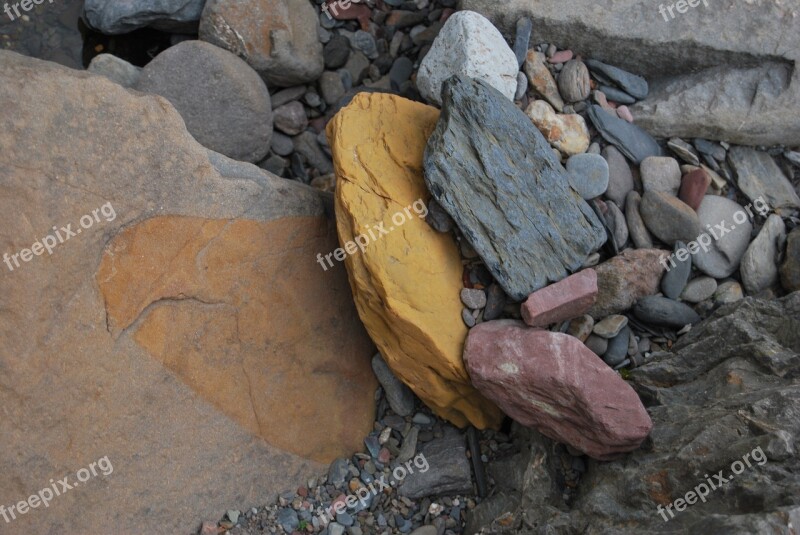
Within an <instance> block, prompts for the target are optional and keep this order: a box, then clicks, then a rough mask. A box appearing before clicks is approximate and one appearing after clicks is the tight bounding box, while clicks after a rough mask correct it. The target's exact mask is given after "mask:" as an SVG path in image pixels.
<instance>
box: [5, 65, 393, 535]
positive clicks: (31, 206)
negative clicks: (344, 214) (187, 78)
mask: <svg viewBox="0 0 800 535" xmlns="http://www.w3.org/2000/svg"><path fill="white" fill-rule="evenodd" d="M0 101H2V102H4V103H6V104H5V111H6V112H7V113H8V115H4V116H3V119H2V121H3V128H0V146H2V147H4V149H3V151H2V152H0V168H2V169H3V170H4V171H3V180H2V185H0V206H2V210H0V214H2V216H0V217H2V220H3V227H2V228H3V230H0V241H2V243H3V244H4V249H6V250H8V251H10V252H14V251H19V250H21V249H23V248H25V247H30V246H31V243H33V242H34V241H35V240H37V239H39V238H41V237H42V236H44V235H46V234H48V233H52V232H53V231H51V229H52V227H53V226H54V225H56V224H58V225H61V226H67V225H71V232H76V231H77V230H78V229H79V228H80V230H81V233H80V234H76V235H75V236H73V237H71V238H70V239H69V240H65V241H64V243H61V244H58V245H57V246H56V248H54V249H53V254H52V255H49V254H47V253H46V252H45V254H44V255H42V256H34V257H33V258H32V260H31V261H30V262H29V263H23V264H21V266H19V267H15V268H14V270H13V271H9V270H8V269H7V267H6V266H5V265H4V264H0V266H2V269H3V270H5V271H6V272H5V273H4V274H3V275H2V277H0V292H2V295H3V310H2V312H0V316H2V322H0V324H2V340H3V345H4V350H3V352H2V354H0V369H2V370H3V372H2V378H0V382H2V385H3V386H2V387H0V406H2V407H3V419H4V420H3V432H4V435H3V448H2V450H0V465H2V466H3V467H4V468H3V470H4V477H2V478H0V495H2V496H9V497H10V496H19V497H20V499H22V498H21V497H22V492H23V490H24V493H25V495H28V494H30V493H31V492H33V491H32V490H31V489H37V488H41V487H42V486H46V483H45V482H47V481H48V480H49V479H50V478H53V477H56V476H58V477H62V475H67V474H70V473H72V474H74V473H75V471H76V470H77V469H79V468H80V467H82V466H88V465H89V463H90V462H92V461H93V460H96V459H97V458H98V457H101V456H107V457H108V459H109V460H110V462H111V464H112V465H113V467H114V468H115V470H114V472H113V475H109V476H108V478H107V479H106V478H102V477H98V478H93V479H92V480H91V482H88V483H87V484H86V485H85V486H84V485H82V486H81V487H80V488H79V490H76V491H73V493H74V495H75V497H76V498H78V500H79V501H80V502H81V503H86V504H89V503H96V504H103V505H102V507H97V508H95V507H77V508H76V507H63V503H64V502H63V501H62V505H58V506H57V505H56V504H55V503H54V504H52V506H51V507H50V508H49V509H48V510H47V511H46V512H45V511H41V510H40V511H39V513H38V514H28V515H25V516H24V517H18V518H17V520H15V521H14V522H15V524H14V525H15V526H16V528H17V529H21V530H22V531H25V532H28V533H56V532H57V533H143V532H148V533H190V532H194V531H196V529H197V527H198V526H197V519H198V518H211V517H213V518H218V517H219V515H220V512H221V511H224V510H225V509H226V508H228V507H230V506H231V505H232V504H235V503H253V504H255V503H260V502H262V501H263V500H264V497H265V496H267V495H273V496H274V495H275V494H277V493H278V492H281V491H282V490H284V489H286V488H291V487H292V486H293V485H297V484H298V480H299V481H303V480H304V479H305V478H307V477H310V476H312V475H316V474H318V473H320V472H321V470H323V469H324V467H325V465H326V464H327V463H328V462H329V461H330V460H331V459H332V458H334V457H338V456H348V457H349V456H350V455H352V453H353V452H354V451H360V450H361V448H362V445H361V439H362V437H363V436H364V434H366V433H368V432H369V431H370V430H371V429H372V424H373V421H374V401H373V394H374V391H375V388H376V386H377V383H376V381H375V378H374V376H373V374H372V371H371V369H370V365H369V359H370V357H371V356H372V355H373V354H374V347H373V345H372V343H371V342H370V340H369V338H368V337H367V334H366V332H365V331H364V329H363V326H362V325H361V324H360V322H359V321H358V318H357V316H356V314H355V307H354V306H353V304H352V297H351V293H350V290H349V288H348V285H347V280H346V274H345V272H344V270H343V269H342V268H341V267H337V268H335V269H329V270H328V271H327V272H325V271H323V270H322V269H320V267H319V266H318V265H316V264H315V262H314V256H315V255H316V254H317V253H318V252H320V251H326V250H331V249H332V248H335V247H336V234H335V228H334V226H333V224H332V223H330V222H328V220H327V219H326V218H325V216H324V213H325V211H324V210H325V208H324V204H323V202H322V200H321V198H320V196H319V194H318V193H316V192H315V191H314V190H312V189H311V188H308V187H306V186H303V185H300V184H298V183H296V182H292V181H287V180H282V179H279V178H277V177H275V176H273V175H270V174H268V173H266V172H263V171H261V170H260V169H258V168H257V167H255V166H253V165H250V164H246V163H242V162H232V161H231V160H228V159H226V158H225V157H223V156H221V155H215V156H212V154H211V153H209V152H208V151H207V150H206V149H205V148H204V147H202V146H201V145H200V144H199V143H197V142H196V141H195V140H194V139H192V137H191V136H190V135H189V133H188V132H187V131H186V127H185V126H184V121H183V119H182V118H181V116H180V115H179V114H178V112H177V111H176V110H175V109H174V108H173V107H172V106H171V105H170V104H169V102H167V101H166V100H165V99H163V98H160V97H157V96H154V95H146V94H143V93H138V92H134V91H130V90H128V89H125V88H123V87H121V86H120V85H118V84H116V83H113V82H111V81H109V80H108V79H106V78H104V77H102V76H97V75H95V74H91V73H85V72H80V71H75V70H71V69H66V68H63V67H61V66H58V65H55V64H53V63H49V62H43V61H39V60H35V59H32V58H27V57H24V56H20V55H18V54H15V53H12V52H5V51H4V52H0ZM6 118H13V121H11V120H8V121H7V120H6ZM42 147H48V149H47V150H42V149H41V148H42ZM217 168H219V169H222V170H224V173H220V172H219V171H218V170H217ZM21 218H22V219H24V220H25V221H26V223H25V224H24V225H20V223H19V222H20V220H21ZM87 219H88V220H91V221H93V223H91V224H89V222H88V221H87ZM81 220H83V225H82V226H81V225H80V221H81ZM60 232H61V236H62V237H65V232H64V231H60ZM53 241H55V237H54V238H53ZM11 262H12V265H13V259H12V260H11ZM287 270H288V272H290V273H291V274H292V277H287V276H286V273H287ZM297 280H302V281H303V282H304V283H303V284H302V285H299V286H298V285H297V284H296V281H297ZM31 296H35V298H33V299H32V298H31ZM309 310H313V311H314V313H313V314H309ZM311 393H313V395H311ZM289 406H290V407H292V410H291V411H288V410H287V407H289ZM298 415H302V416H301V417H298ZM65 440H66V441H67V442H65ZM67 444H68V447H67ZM198 467H213V469H212V468H209V469H198ZM254 467H258V469H254ZM220 473H223V474H225V477H220ZM165 474H168V477H165ZM156 481H157V482H158V484H154V482H156ZM209 489H213V492H209ZM9 499H10V498H9ZM67 500H68V502H69V500H70V498H68V499H67ZM68 502H67V503H68ZM165 504H169V507H165ZM3 524H4V523H3Z"/></svg>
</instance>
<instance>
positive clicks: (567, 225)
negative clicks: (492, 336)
mask: <svg viewBox="0 0 800 535" xmlns="http://www.w3.org/2000/svg"><path fill="white" fill-rule="evenodd" d="M442 93H443V106H442V115H441V117H440V119H439V123H438V125H437V127H436V130H435V131H434V133H433V134H432V135H431V137H430V140H429V141H428V146H427V149H426V151H425V180H426V182H427V184H428V188H429V189H430V191H431V194H432V195H433V197H434V198H435V199H436V200H437V201H438V202H439V204H441V205H442V207H444V209H445V210H446V211H447V212H448V213H449V214H450V216H451V217H452V218H453V219H454V221H455V222H456V223H457V224H458V226H459V227H460V228H461V230H462V232H463V233H464V235H465V237H466V238H467V240H468V241H469V242H470V243H471V244H472V246H473V247H474V248H475V250H476V251H477V252H478V254H479V255H480V256H481V258H483V260H484V262H485V263H486V266H487V268H488V269H489V271H491V272H492V274H493V275H494V277H495V279H496V280H497V282H498V283H500V285H502V286H503V288H504V289H505V291H506V293H507V294H508V295H510V296H511V297H512V298H514V299H516V300H519V301H521V300H523V299H525V298H526V297H527V296H528V295H529V294H531V293H532V292H533V291H535V290H538V289H539V288H542V287H544V286H546V285H547V284H549V283H552V282H556V281H559V280H561V279H563V278H564V277H566V276H567V275H569V273H570V272H573V271H575V270H577V269H578V268H579V267H580V266H581V265H582V264H583V262H584V261H585V259H586V257H587V256H589V255H590V254H591V253H592V252H594V251H596V250H597V249H598V248H599V247H600V246H601V245H602V244H603V243H604V242H605V240H606V234H605V230H604V229H603V226H602V224H601V223H600V221H599V219H598V218H597V216H596V215H595V214H594V212H593V211H592V209H591V208H590V207H589V205H588V204H586V202H585V201H584V200H583V199H581V198H580V196H579V195H578V194H577V193H576V192H575V191H574V190H573V189H572V188H570V187H569V184H568V179H567V174H566V171H565V170H564V168H563V167H562V166H561V164H560V163H559V162H558V160H557V159H556V158H555V156H554V155H553V151H552V150H551V149H550V147H549V146H548V144H547V142H546V141H545V139H544V138H543V137H542V135H541V134H540V133H539V131H538V130H537V129H536V127H535V126H534V125H533V124H532V123H531V122H530V120H529V119H528V118H527V117H526V116H525V115H524V114H523V113H522V112H521V111H520V110H519V109H518V108H516V107H515V106H514V104H513V103H512V102H511V101H509V100H507V99H505V98H504V97H503V96H502V95H501V94H500V93H499V92H497V91H496V90H495V89H493V88H492V87H490V86H489V85H488V84H486V83H485V82H482V81H480V80H472V79H470V78H466V77H463V76H455V77H453V78H451V79H450V80H448V81H447V82H445V85H444V90H443V92H442Z"/></svg>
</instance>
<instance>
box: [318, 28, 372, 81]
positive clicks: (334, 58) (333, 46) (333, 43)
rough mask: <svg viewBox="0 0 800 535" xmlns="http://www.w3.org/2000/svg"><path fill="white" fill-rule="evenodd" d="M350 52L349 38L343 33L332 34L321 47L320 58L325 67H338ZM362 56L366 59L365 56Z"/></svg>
mask: <svg viewBox="0 0 800 535" xmlns="http://www.w3.org/2000/svg"><path fill="white" fill-rule="evenodd" d="M350 52H351V50H350V40H349V39H348V38H347V37H345V36H344V35H334V36H333V37H331V40H330V41H328V42H327V43H326V44H325V47H324V48H323V49H322V58H323V60H324V61H325V68H326V69H338V68H339V67H342V66H344V65H345V64H346V63H347V61H348V59H349V58H350ZM359 53H360V52H359ZM362 56H363V54H362ZM363 57H364V59H366V56H363ZM365 68H366V67H365ZM351 74H352V73H351ZM359 74H360V73H359ZM354 78H355V77H354Z"/></svg>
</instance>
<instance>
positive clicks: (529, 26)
mask: <svg viewBox="0 0 800 535" xmlns="http://www.w3.org/2000/svg"><path fill="white" fill-rule="evenodd" d="M532 31H533V23H532V22H531V19H529V18H528V17H520V18H519V19H518V20H517V25H516V32H515V34H514V55H515V56H516V58H517V65H518V66H519V67H522V64H523V63H525V57H526V56H527V55H528V43H529V42H530V40H531V32H532Z"/></svg>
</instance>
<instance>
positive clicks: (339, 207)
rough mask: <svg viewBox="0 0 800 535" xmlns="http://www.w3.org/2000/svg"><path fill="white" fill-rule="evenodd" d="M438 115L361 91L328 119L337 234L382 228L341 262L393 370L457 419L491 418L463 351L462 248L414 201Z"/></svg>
mask: <svg viewBox="0 0 800 535" xmlns="http://www.w3.org/2000/svg"><path fill="white" fill-rule="evenodd" d="M500 98H503V97H500ZM509 105H511V106H513V104H512V103H511V102H510V101H509ZM438 117H439V112H438V111H437V110H436V109H435V108H433V107H431V106H426V105H423V104H419V103H415V102H412V101H410V100H406V99H403V98H400V97H397V96H394V95H388V94H385V93H360V94H358V95H356V97H355V98H354V99H353V101H352V102H351V103H350V104H349V105H348V106H347V107H345V108H343V109H342V110H341V111H340V112H339V113H338V114H337V115H336V116H335V117H334V118H333V120H332V121H331V122H330V123H329V124H328V130H327V134H328V139H329V140H330V146H331V151H332V153H333V163H334V168H335V170H336V176H337V186H336V219H337V226H338V229H339V237H340V240H341V243H342V246H343V247H344V246H345V244H346V243H348V242H349V241H351V240H353V239H354V238H356V237H359V238H361V237H363V236H370V231H371V232H372V233H373V234H375V235H376V237H378V238H379V239H376V240H372V239H370V240H369V241H368V243H367V244H366V245H365V248H364V251H359V250H358V249H357V248H356V249H355V250H356V254H349V255H347V256H346V258H345V264H346V265H347V271H348V274H349V277H350V285H351V288H352V291H353V295H354V296H355V301H356V307H357V308H358V313H359V316H360V317H361V320H362V321H363V322H364V325H365V326H366V328H367V331H368V332H369V333H370V335H371V336H372V339H373V340H374V341H375V343H376V345H377V346H378V348H379V349H380V352H381V355H383V358H384V360H385V361H386V363H387V364H388V365H389V367H390V368H391V369H392V371H393V372H394V374H395V375H396V376H397V377H398V378H400V380H402V381H403V382H404V383H406V384H407V385H408V386H409V387H410V388H411V389H412V390H413V391H414V392H415V393H416V394H417V396H419V398H420V399H422V400H423V401H424V402H425V403H426V404H427V405H428V406H429V407H431V408H432V409H433V410H434V411H435V412H436V413H437V414H439V415H440V416H442V417H444V418H446V419H448V420H450V421H451V422H453V423H455V424H456V425H459V426H463V425H466V424H467V423H472V424H473V425H475V426H476V427H480V428H484V427H488V426H496V425H498V424H499V422H500V419H501V418H502V416H501V413H500V410H499V409H498V408H497V407H495V406H494V404H492V403H491V402H490V401H488V400H486V399H485V398H484V397H483V396H482V395H481V394H480V393H478V391H477V390H475V389H474V387H473V386H472V385H471V383H470V381H469V376H468V375H467V371H466V369H465V368H464V364H463V361H462V360H461V353H462V350H463V347H464V340H465V338H466V335H467V329H466V327H465V326H464V324H463V322H462V321H461V308H462V305H461V301H460V299H459V292H460V291H461V289H462V287H463V286H462V282H461V276H462V272H463V267H462V265H461V256H460V255H459V252H458V248H457V246H456V243H455V241H454V240H453V237H452V235H450V234H442V233H439V232H437V231H436V230H434V229H433V228H431V227H430V225H428V223H427V222H426V221H425V215H426V212H425V211H424V210H418V209H417V207H418V206H420V203H422V204H421V206H422V207H424V203H427V202H428V199H429V195H430V194H429V193H428V191H427V190H426V188H425V182H424V180H423V178H422V158H423V151H424V149H425V143H426V142H427V140H428V136H429V135H430V133H431V132H432V131H433V129H434V127H435V126H436V120H437V119H438ZM414 203H418V204H414ZM410 206H414V207H415V208H414V211H412V210H411V208H408V207H410ZM404 208H405V209H408V210H409V212H410V213H411V214H412V215H413V217H405V216H403V221H402V228H401V227H399V226H398V219H397V218H398V216H397V214H405V212H404V211H403V210H404ZM393 218H394V220H393ZM381 228H382V229H383V232H381V230H380V229H381ZM384 232H388V234H384Z"/></svg>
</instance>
